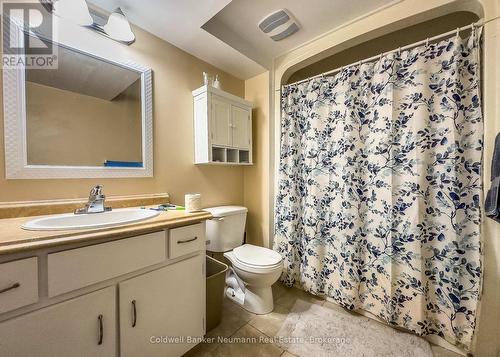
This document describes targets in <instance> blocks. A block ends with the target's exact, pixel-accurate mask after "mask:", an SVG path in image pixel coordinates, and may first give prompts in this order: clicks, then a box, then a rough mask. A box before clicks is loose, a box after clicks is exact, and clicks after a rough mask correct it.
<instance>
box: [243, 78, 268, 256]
mask: <svg viewBox="0 0 500 357" xmlns="http://www.w3.org/2000/svg"><path fill="white" fill-rule="evenodd" d="M245 99H246V100H249V101H251V102H253V104H254V109H253V112H252V118H253V126H252V133H253V148H254V150H253V161H254V165H253V166H249V167H245V169H244V174H243V182H244V198H243V202H244V205H245V206H246V207H248V210H249V211H248V217H247V228H246V231H247V242H248V243H251V244H256V245H260V246H264V247H269V244H270V242H269V229H268V227H269V214H270V212H269V205H268V202H269V72H265V73H263V74H260V75H258V76H255V77H253V78H251V79H249V80H246V81H245Z"/></svg>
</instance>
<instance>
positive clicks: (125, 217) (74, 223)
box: [22, 208, 160, 231]
mask: <svg viewBox="0 0 500 357" xmlns="http://www.w3.org/2000/svg"><path fill="white" fill-rule="evenodd" d="M159 214H160V212H159V211H154V210H149V209H140V208H124V209H117V210H113V211H109V212H103V213H91V214H73V213H69V214H58V215H54V216H49V217H43V218H37V219H33V220H31V221H28V222H26V223H25V224H24V225H23V226H22V228H23V229H27V230H31V231H66V230H73V229H94V228H103V227H113V226H119V225H123V224H128V223H134V222H140V221H144V220H146V219H149V218H153V217H156V216H158V215H159Z"/></svg>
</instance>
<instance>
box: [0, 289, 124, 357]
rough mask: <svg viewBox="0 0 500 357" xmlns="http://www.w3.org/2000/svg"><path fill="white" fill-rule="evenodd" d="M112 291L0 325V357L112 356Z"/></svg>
mask: <svg viewBox="0 0 500 357" xmlns="http://www.w3.org/2000/svg"><path fill="white" fill-rule="evenodd" d="M115 290H116V289H115V288H114V287H109V288H106V289H102V290H98V291H96V292H93V293H89V294H86V295H83V296H80V297H77V298H75V299H71V300H68V301H64V302H60V303H58V304H55V305H52V306H49V307H46V308H43V309H40V310H37V311H35V312H31V313H29V314H26V315H22V316H21V317H17V318H14V319H12V320H8V321H5V322H2V323H0V356H4V357H29V356H43V357H45V356H51V357H67V356H74V357H78V356H81V357H84V356H95V357H98V356H102V357H110V356H116V355H117V351H116V292H115Z"/></svg>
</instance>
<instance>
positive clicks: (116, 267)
mask: <svg viewBox="0 0 500 357" xmlns="http://www.w3.org/2000/svg"><path fill="white" fill-rule="evenodd" d="M209 218H211V215H210V213H208V212H197V213H184V212H183V211H169V212H162V213H161V214H160V215H159V216H157V217H155V218H152V219H150V220H148V221H144V222H141V223H140V224H133V225H127V226H120V227H115V228H110V229H103V230H90V231H88V230H79V231H26V230H22V229H21V228H20V227H21V225H22V224H23V222H26V221H28V220H29V218H28V217H25V218H12V219H3V220H0V224H1V226H0V227H1V229H2V231H3V233H2V238H0V355H1V356H9V357H10V356H16V357H20V356H32V355H33V353H34V351H36V354H37V355H38V356H106V357H109V356H180V355H182V354H183V353H185V352H186V351H188V350H189V349H190V348H192V347H193V346H194V345H196V344H197V343H198V342H200V339H201V338H202V337H203V335H204V333H205V220H206V219H209Z"/></svg>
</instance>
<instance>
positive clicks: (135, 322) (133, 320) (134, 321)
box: [132, 300, 137, 327]
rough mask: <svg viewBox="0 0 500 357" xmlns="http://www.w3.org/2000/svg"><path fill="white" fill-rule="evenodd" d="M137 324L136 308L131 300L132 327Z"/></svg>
mask: <svg viewBox="0 0 500 357" xmlns="http://www.w3.org/2000/svg"><path fill="white" fill-rule="evenodd" d="M136 324H137V308H136V306H135V300H132V327H135V325H136Z"/></svg>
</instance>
